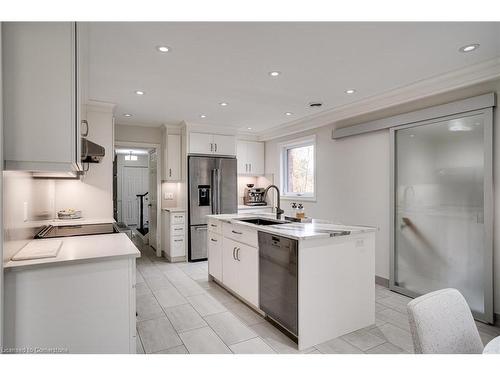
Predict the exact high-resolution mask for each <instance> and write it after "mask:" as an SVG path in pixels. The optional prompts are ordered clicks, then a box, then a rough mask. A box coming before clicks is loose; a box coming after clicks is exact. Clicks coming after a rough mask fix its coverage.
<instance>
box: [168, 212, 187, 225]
mask: <svg viewBox="0 0 500 375" xmlns="http://www.w3.org/2000/svg"><path fill="white" fill-rule="evenodd" d="M185 218H186V215H185V214H184V213H172V214H170V222H171V223H172V224H184V223H185V222H186V221H185Z"/></svg>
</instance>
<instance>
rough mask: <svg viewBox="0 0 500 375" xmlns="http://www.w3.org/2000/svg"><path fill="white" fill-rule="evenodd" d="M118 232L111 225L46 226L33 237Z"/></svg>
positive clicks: (113, 225)
mask: <svg viewBox="0 0 500 375" xmlns="http://www.w3.org/2000/svg"><path fill="white" fill-rule="evenodd" d="M118 232H119V230H118V228H116V226H115V224H113V223H105V224H81V225H62V226H53V225H47V226H45V227H43V228H42V229H41V230H40V231H39V232H38V233H37V234H36V235H35V238H57V237H74V236H92V235H95V234H111V233H118Z"/></svg>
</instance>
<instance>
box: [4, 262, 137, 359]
mask: <svg viewBox="0 0 500 375" xmlns="http://www.w3.org/2000/svg"><path fill="white" fill-rule="evenodd" d="M135 264H136V263H135V258H117V259H114V258H111V259H109V260H102V259H98V260H96V261H88V262H82V263H78V262H67V264H55V265H44V264H40V265H36V266H31V267H27V268H22V269H7V271H6V272H5V279H4V282H5V284H4V285H5V287H4V293H5V295H4V306H5V315H4V319H5V325H4V342H3V344H4V345H3V348H4V350H13V351H14V352H15V351H17V350H19V351H21V353H23V352H24V351H26V352H27V353H34V354H35V353H44V352H47V351H48V352H49V353H58V352H62V353H73V354H76V353H88V354H101V353H102V354H105V353H106V354H112V353H122V354H124V353H135V350H136V328H135V325H136V315H135V312H136V305H135V272H136V270H135ZM20 268H21V267H20Z"/></svg>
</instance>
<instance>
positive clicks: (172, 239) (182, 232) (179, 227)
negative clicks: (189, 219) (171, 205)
mask: <svg viewBox="0 0 500 375" xmlns="http://www.w3.org/2000/svg"><path fill="white" fill-rule="evenodd" d="M162 213H163V222H164V228H163V238H164V240H163V245H162V246H163V247H164V248H163V252H164V253H165V256H166V258H167V259H168V260H169V261H170V262H183V261H185V260H186V213H185V212H179V211H178V210H169V209H163V210H162Z"/></svg>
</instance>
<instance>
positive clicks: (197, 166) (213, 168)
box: [188, 155, 238, 262]
mask: <svg viewBox="0 0 500 375" xmlns="http://www.w3.org/2000/svg"><path fill="white" fill-rule="evenodd" d="M188 184H189V189H188V202H189V203H188V206H189V212H188V223H189V233H188V237H189V239H188V260H189V261H190V262H191V261H198V260H205V259H207V220H208V219H207V215H210V214H233V213H236V212H237V211H238V183H237V177H236V158H234V157H210V156H192V155H191V156H189V158H188Z"/></svg>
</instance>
